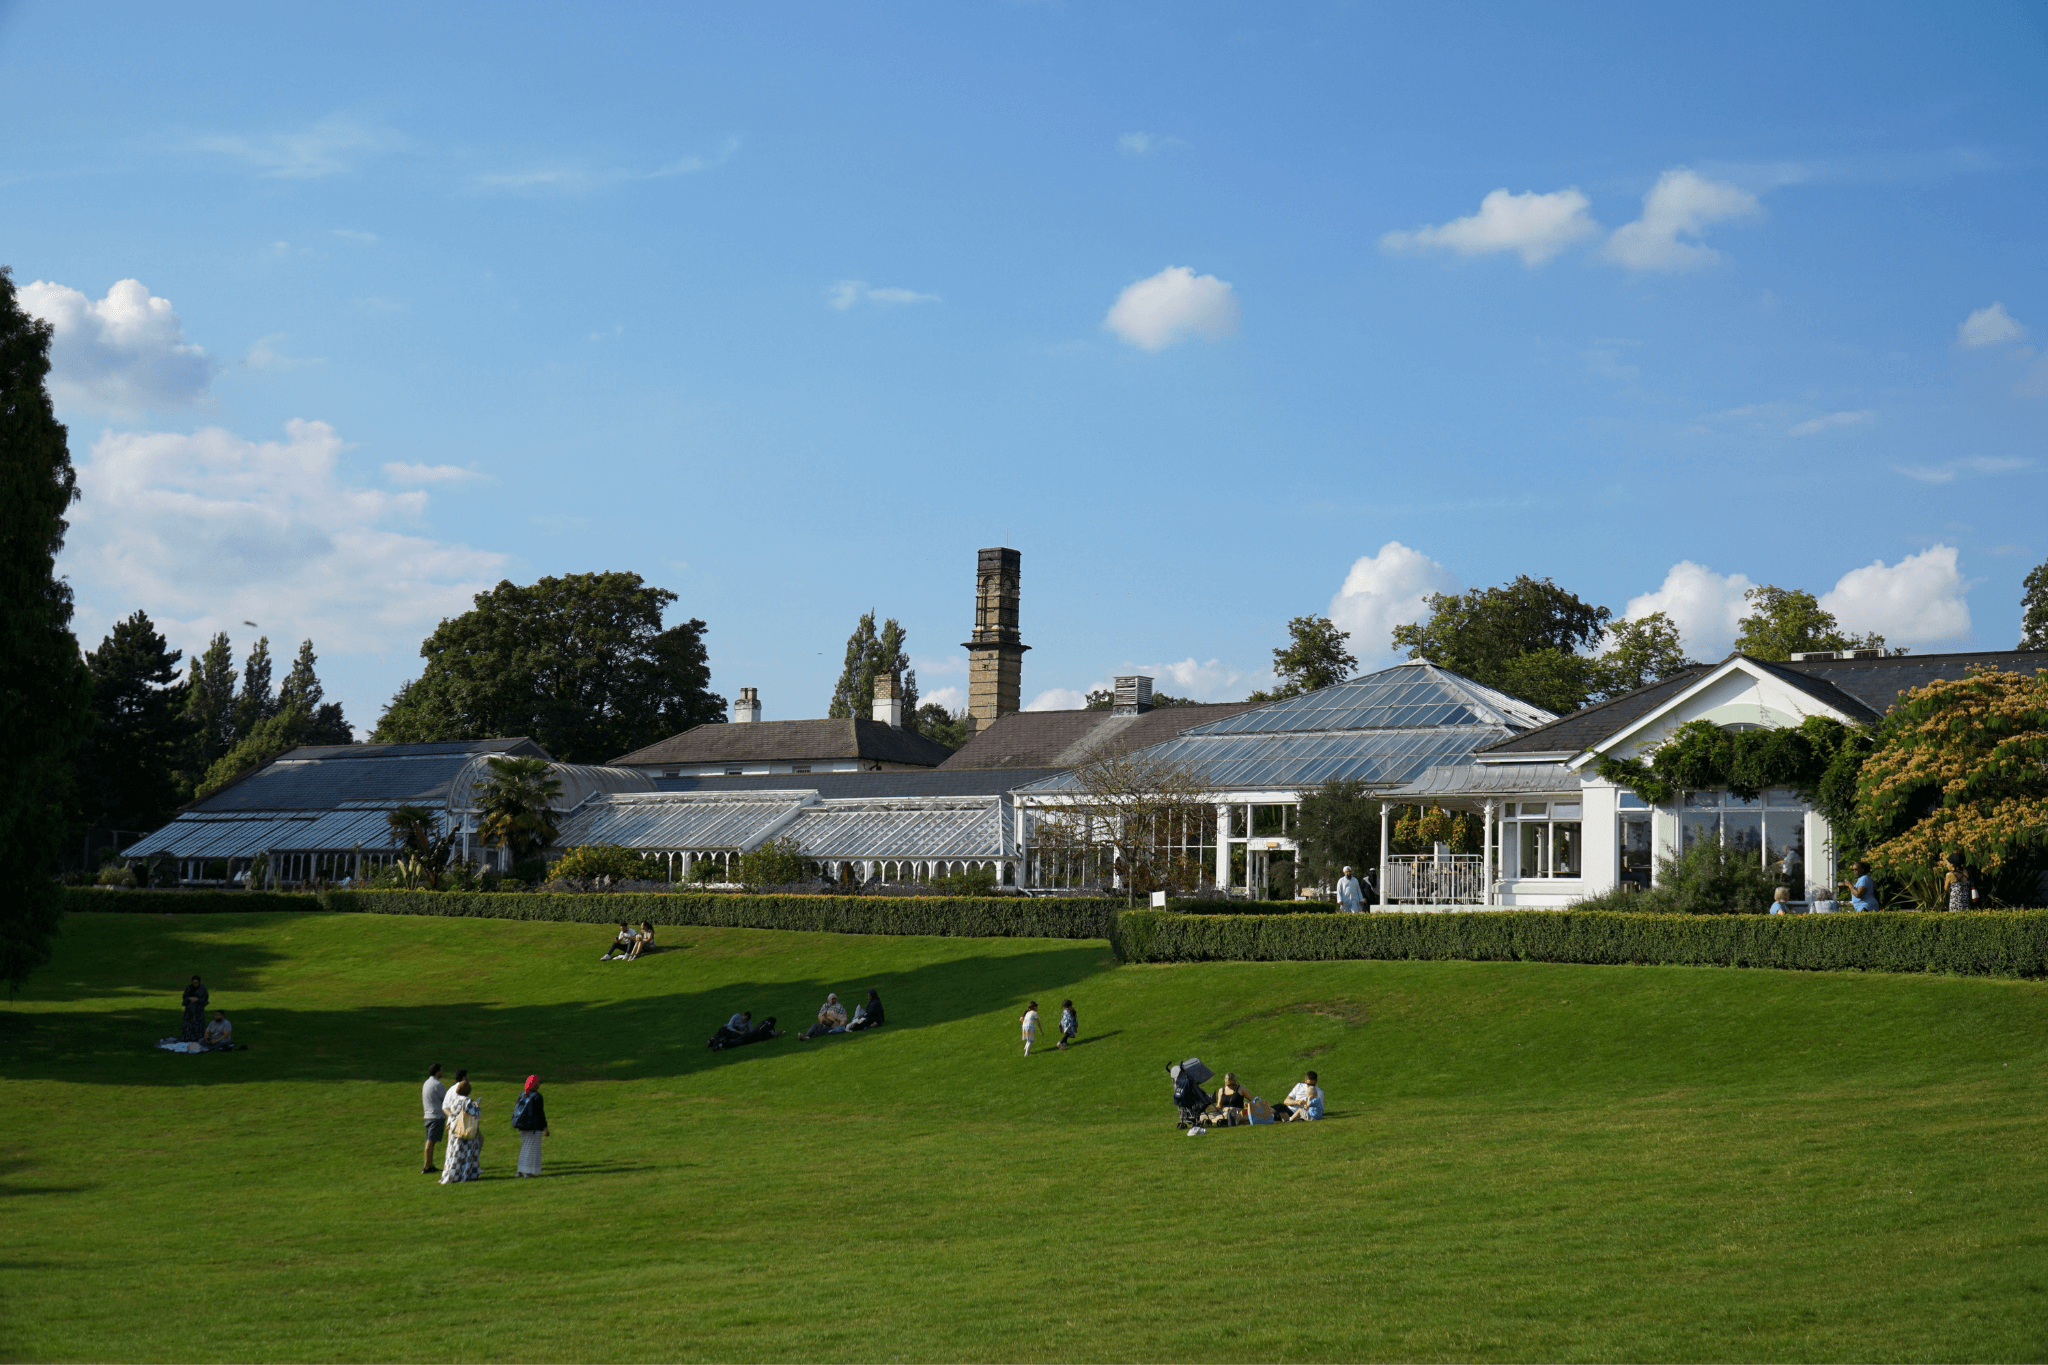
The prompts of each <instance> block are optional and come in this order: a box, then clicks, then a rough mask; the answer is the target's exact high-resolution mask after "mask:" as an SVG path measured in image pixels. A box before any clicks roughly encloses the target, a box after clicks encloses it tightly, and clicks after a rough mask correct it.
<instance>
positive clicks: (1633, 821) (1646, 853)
mask: <svg viewBox="0 0 2048 1365" xmlns="http://www.w3.org/2000/svg"><path fill="white" fill-rule="evenodd" d="M1650 873H1651V859H1650V817H1649V816H1647V815H1625V816H1623V817H1622V820H1621V880H1622V881H1623V882H1624V883H1626V884H1632V885H1635V886H1640V887H1642V888H1643V889H1644V890H1645V891H1647V890H1649V889H1650Z"/></svg>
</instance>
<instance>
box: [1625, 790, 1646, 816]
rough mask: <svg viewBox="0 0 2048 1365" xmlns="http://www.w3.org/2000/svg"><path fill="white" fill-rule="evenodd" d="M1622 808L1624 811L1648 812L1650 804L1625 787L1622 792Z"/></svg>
mask: <svg viewBox="0 0 2048 1365" xmlns="http://www.w3.org/2000/svg"><path fill="white" fill-rule="evenodd" d="M1621 808H1622V809H1623V810H1648V809H1649V808H1650V803H1649V802H1647V801H1645V800H1643V798H1642V797H1640V796H1637V795H1636V794H1635V793H1634V792H1632V791H1630V790H1628V789H1627V788H1626V787H1624V788H1623V789H1622V791H1621Z"/></svg>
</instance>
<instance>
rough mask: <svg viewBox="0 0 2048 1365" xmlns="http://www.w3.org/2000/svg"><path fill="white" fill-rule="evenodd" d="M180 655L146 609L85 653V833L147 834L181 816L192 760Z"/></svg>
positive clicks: (81, 787)
mask: <svg viewBox="0 0 2048 1365" xmlns="http://www.w3.org/2000/svg"><path fill="white" fill-rule="evenodd" d="M182 657H183V655H182V653H181V652H180V651H178V650H175V649H172V648H170V647H169V645H168V644H167V643H166V642H165V640H164V637H163V636H162V635H160V634H158V633H157V628H156V625H155V623H153V622H152V621H151V620H150V619H149V617H148V616H147V615H146V614H145V613H143V612H139V611H138V612H136V613H135V614H134V615H133V616H130V617H129V618H128V619H127V620H125V621H117V622H116V623H115V624H114V628H113V629H112V630H111V631H109V632H108V633H107V637H106V639H104V640H102V641H100V647H99V648H98V649H96V650H93V651H92V652H91V653H90V654H87V655H86V656H85V666H86V668H87V670H88V671H89V672H90V673H91V674H92V713H93V725H92V734H91V737H90V738H89V739H88V740H87V741H86V744H85V747H84V749H83V750H82V751H81V752H80V754H79V761H78V776H79V784H78V797H79V806H80V816H81V819H82V821H83V823H84V824H85V826H86V827H87V828H88V829H95V830H122V831H128V832H135V833H142V832H146V831H149V830H153V829H155V828H156V827H157V826H159V825H161V824H164V823H165V822H166V821H168V820H169V819H170V818H171V817H172V815H173V814H175V813H176V810H177V806H178V803H179V802H180V801H182V800H184V799H185V797H186V795H187V794H188V792H187V791H186V790H185V786H186V784H185V783H184V782H183V781H182V780H181V778H180V772H181V770H182V769H183V768H184V767H185V765H186V763H187V762H188V761H189V758H190V745H191V742H192V732H193V725H192V722H191V721H190V720H189V719H187V718H186V715H185V702H186V685H185V684H184V683H182V682H180V681H179V680H178V661H179V660H180V659H181V658H182Z"/></svg>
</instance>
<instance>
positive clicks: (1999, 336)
mask: <svg viewBox="0 0 2048 1365" xmlns="http://www.w3.org/2000/svg"><path fill="white" fill-rule="evenodd" d="M2026 334H2027V329H2026V327H2025V326H2023V325H2022V324H2021V323H2020V321H2019V319H2017V318H2015V317H2014V316H2013V315H2012V314H2010V313H2008V312H2006V311H2005V305H2004V304H2002V303H1994V304H1992V305H1991V306H1990V307H1989V308H1979V309H1978V310H1977V311H1976V312H1974V313H1972V314H1970V316H1968V317H1966V318H1964V319H1963V321H1962V325H1961V326H1959V327H1957V328H1956V344H1957V345H1958V346H1970V347H1977V346H1998V345H2001V344H2003V343H2005V342H2008V341H2018V340H2019V339H2020V338H2021V337H2023V336H2025V335H2026Z"/></svg>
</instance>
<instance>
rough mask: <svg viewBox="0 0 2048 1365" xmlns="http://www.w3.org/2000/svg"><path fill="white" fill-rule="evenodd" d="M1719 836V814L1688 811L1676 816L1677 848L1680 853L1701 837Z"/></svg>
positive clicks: (1715, 837) (1697, 841) (1713, 837)
mask: <svg viewBox="0 0 2048 1365" xmlns="http://www.w3.org/2000/svg"><path fill="white" fill-rule="evenodd" d="M1720 837H1721V817H1720V815H1719V814H1717V813H1716V814H1694V813H1692V812H1690V811H1688V812H1686V813H1685V814H1683V815H1680V816H1679V817H1678V848H1679V851H1680V852H1681V853H1682V852H1684V851H1685V850H1686V849H1689V848H1691V847H1692V846H1693V845H1694V844H1696V843H1699V842H1700V841H1701V840H1702V839H1718V838H1720Z"/></svg>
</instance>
